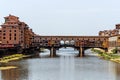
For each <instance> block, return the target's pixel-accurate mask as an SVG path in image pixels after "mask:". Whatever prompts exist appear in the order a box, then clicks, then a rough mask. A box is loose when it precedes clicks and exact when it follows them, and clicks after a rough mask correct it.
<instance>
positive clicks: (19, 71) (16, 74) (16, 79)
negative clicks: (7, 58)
mask: <svg viewBox="0 0 120 80" xmlns="http://www.w3.org/2000/svg"><path fill="white" fill-rule="evenodd" d="M11 65H14V66H17V67H18V68H15V69H8V70H1V79H0V80H26V79H27V77H28V68H27V67H28V65H27V62H25V63H24V60H23V61H16V62H11V63H8V64H6V66H11Z"/></svg>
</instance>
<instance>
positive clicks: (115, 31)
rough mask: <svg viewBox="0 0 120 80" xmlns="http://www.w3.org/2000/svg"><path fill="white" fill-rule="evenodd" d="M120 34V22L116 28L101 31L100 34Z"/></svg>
mask: <svg viewBox="0 0 120 80" xmlns="http://www.w3.org/2000/svg"><path fill="white" fill-rule="evenodd" d="M119 34H120V24H116V28H115V29H113V30H104V31H99V36H116V35H119Z"/></svg>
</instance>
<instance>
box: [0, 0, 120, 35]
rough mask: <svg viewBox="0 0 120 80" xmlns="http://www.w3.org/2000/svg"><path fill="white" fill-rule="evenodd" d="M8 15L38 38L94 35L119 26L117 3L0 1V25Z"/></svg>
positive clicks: (119, 0)
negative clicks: (25, 24) (40, 36)
mask: <svg viewBox="0 0 120 80" xmlns="http://www.w3.org/2000/svg"><path fill="white" fill-rule="evenodd" d="M9 14H12V15H15V16H18V17H19V18H20V20H21V21H24V22H25V23H27V24H28V25H29V27H30V28H32V29H33V31H34V32H35V33H37V34H40V35H98V32H99V31H100V30H107V29H114V28H115V24H118V23H120V0H1V1H0V21H1V24H2V23H4V18H3V17H5V16H8V15H9Z"/></svg>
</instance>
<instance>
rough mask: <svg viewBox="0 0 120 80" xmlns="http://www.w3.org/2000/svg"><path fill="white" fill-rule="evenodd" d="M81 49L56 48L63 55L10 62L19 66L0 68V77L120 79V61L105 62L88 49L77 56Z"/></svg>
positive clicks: (7, 79)
mask: <svg viewBox="0 0 120 80" xmlns="http://www.w3.org/2000/svg"><path fill="white" fill-rule="evenodd" d="M77 54H78V51H76V50H74V49H71V48H67V49H60V50H59V51H57V55H59V56H60V57H56V58H49V57H46V56H48V55H49V52H48V51H46V52H44V53H40V57H35V58H28V59H24V60H19V61H14V62H10V63H8V64H6V65H12V66H16V67H17V68H16V69H10V70H1V71H0V80H120V64H117V63H114V62H111V61H106V60H102V59H99V58H97V57H96V56H94V55H92V54H91V52H90V50H87V51H85V55H86V56H85V57H83V58H79V57H75V56H76V55H77Z"/></svg>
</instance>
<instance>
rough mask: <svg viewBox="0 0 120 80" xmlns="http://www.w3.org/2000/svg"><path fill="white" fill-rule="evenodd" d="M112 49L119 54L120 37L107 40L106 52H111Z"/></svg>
mask: <svg viewBox="0 0 120 80" xmlns="http://www.w3.org/2000/svg"><path fill="white" fill-rule="evenodd" d="M113 49H117V52H118V53H120V35H118V36H112V37H110V38H109V48H108V52H111V51H112V50H113Z"/></svg>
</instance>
